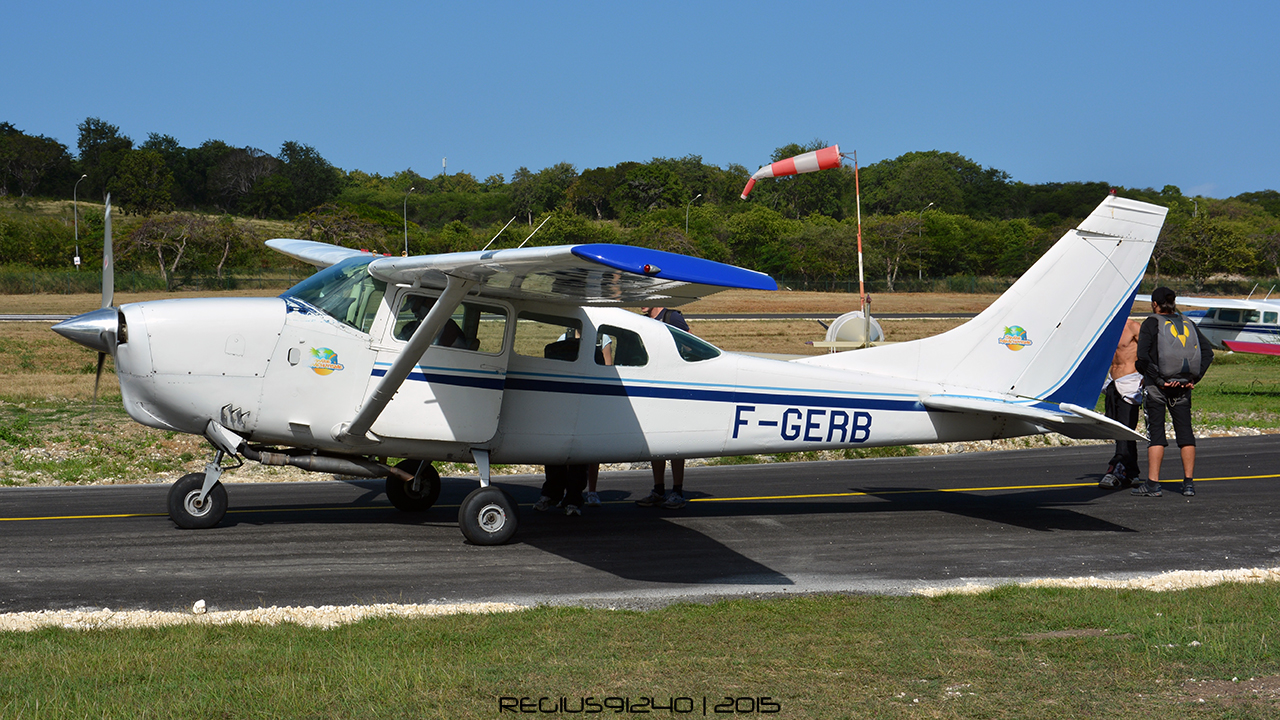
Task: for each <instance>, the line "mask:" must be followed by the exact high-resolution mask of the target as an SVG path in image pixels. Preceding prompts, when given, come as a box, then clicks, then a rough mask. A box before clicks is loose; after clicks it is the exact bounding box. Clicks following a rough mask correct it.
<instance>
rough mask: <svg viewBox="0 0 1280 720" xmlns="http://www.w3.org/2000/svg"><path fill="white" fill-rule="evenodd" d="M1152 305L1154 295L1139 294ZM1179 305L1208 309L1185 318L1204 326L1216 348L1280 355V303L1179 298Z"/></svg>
mask: <svg viewBox="0 0 1280 720" xmlns="http://www.w3.org/2000/svg"><path fill="white" fill-rule="evenodd" d="M1136 299H1137V301H1138V302H1139V303H1150V302H1151V296H1150V295H1139V296H1138V297H1137V298H1136ZM1177 304H1178V306H1179V307H1180V308H1181V307H1196V308H1208V309H1207V310H1191V311H1189V312H1184V313H1183V315H1185V316H1186V317H1187V319H1188V320H1190V321H1191V322H1194V323H1195V324H1196V325H1198V326H1200V332H1202V333H1204V336H1205V338H1206V339H1208V341H1209V342H1210V343H1212V344H1213V346H1214V348H1216V349H1218V350H1230V351H1232V352H1240V353H1254V354H1259V355H1280V300H1266V299H1263V300H1249V299H1246V300H1239V299H1235V298H1201V297H1179V298H1178V299H1177Z"/></svg>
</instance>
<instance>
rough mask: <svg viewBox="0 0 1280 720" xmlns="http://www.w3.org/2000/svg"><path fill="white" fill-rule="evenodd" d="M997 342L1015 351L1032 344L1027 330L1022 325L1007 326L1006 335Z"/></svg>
mask: <svg viewBox="0 0 1280 720" xmlns="http://www.w3.org/2000/svg"><path fill="white" fill-rule="evenodd" d="M996 342H998V343H1000V344H1001V345H1004V346H1005V347H1007V348H1009V349H1010V350H1013V351H1015V352H1016V351H1018V350H1021V349H1022V348H1024V347H1026V346H1028V345H1031V344H1032V343H1031V341H1030V340H1028V339H1027V331H1026V330H1023V329H1022V326H1020V325H1014V326H1012V327H1006V328H1005V329H1004V337H1001V338H1000V339H999V340H997V341H996Z"/></svg>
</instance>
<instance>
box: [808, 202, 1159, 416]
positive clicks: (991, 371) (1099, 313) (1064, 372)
mask: <svg viewBox="0 0 1280 720" xmlns="http://www.w3.org/2000/svg"><path fill="white" fill-rule="evenodd" d="M1167 212H1168V209H1167V208H1164V207H1161V206H1158V205H1151V204H1149V203H1144V202H1138V201H1136V200H1126V199H1124V198H1121V197H1117V196H1114V195H1112V196H1109V197H1108V198H1107V199H1106V200H1105V201H1103V203H1102V204H1101V205H1099V206H1098V208H1097V209H1096V210H1094V211H1093V213H1092V214H1091V215H1090V216H1089V217H1088V218H1087V219H1086V220H1085V221H1084V222H1082V223H1081V224H1080V226H1079V227H1077V228H1076V229H1074V230H1072V231H1070V232H1068V233H1067V234H1066V235H1064V236H1063V237H1062V239H1061V240H1059V241H1058V242H1057V243H1056V244H1054V246H1053V247H1052V248H1050V249H1049V251H1048V252H1047V253H1045V254H1044V256H1043V257H1041V258H1040V260H1039V261H1037V262H1036V263H1035V264H1034V265H1032V266H1031V268H1030V269H1029V270H1027V272H1026V273H1025V274H1024V275H1023V276H1022V277H1021V278H1019V279H1018V281H1017V282H1016V283H1014V284H1013V286H1012V287H1010V288H1009V289H1008V290H1007V291H1006V292H1005V293H1004V294H1003V295H1001V296H1000V297H999V298H998V299H997V300H996V301H995V302H994V303H992V304H991V306H990V307H988V308H987V309H986V310H985V311H983V312H982V313H981V314H979V315H978V316H977V317H975V318H974V319H972V320H970V321H969V322H967V323H965V324H964V325H961V326H960V327H958V328H955V329H953V330H951V331H949V332H946V333H943V334H941V335H937V336H934V337H930V338H925V339H923V340H917V341H913V342H906V343H900V344H897V345H890V346H885V347H878V348H870V349H867V350H858V351H854V352H846V353H839V354H835V355H823V356H819V357H814V358H806V359H804V360H800V361H797V362H802V363H806V364H814V365H823V366H828V367H839V368H847V369H850V370H859V371H865V372H870V373H875V374H878V375H886V376H891V377H900V378H904V379H910V380H920V381H925V382H936V383H941V384H943V385H944V387H945V388H946V390H948V391H955V390H965V389H967V390H973V391H979V392H982V393H993V394H998V395H1004V396H1017V397H1024V398H1036V399H1039V400H1044V401H1047V402H1053V403H1062V402H1066V403H1071V404H1074V405H1081V406H1084V407H1086V408H1091V407H1093V406H1094V403H1096V402H1097V398H1098V391H1099V388H1100V387H1101V385H1102V379H1103V375H1104V374H1105V373H1106V371H1107V369H1108V368H1109V367H1110V365H1111V357H1112V355H1113V354H1114V353H1115V348H1116V344H1117V343H1118V342H1119V338H1120V331H1121V329H1122V328H1123V326H1124V321H1125V318H1127V317H1128V315H1129V309H1130V307H1131V306H1132V303H1133V296H1134V294H1135V293H1136V292H1137V289H1138V283H1139V282H1140V281H1141V280H1142V276H1143V274H1144V273H1145V272H1146V267H1147V261H1148V260H1149V259H1150V257H1151V250H1152V248H1154V247H1155V242H1156V238H1157V237H1158V236H1159V234H1160V228H1161V226H1162V225H1163V224H1164V218H1165V214H1166V213H1167Z"/></svg>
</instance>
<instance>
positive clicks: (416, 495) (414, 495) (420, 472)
mask: <svg viewBox="0 0 1280 720" xmlns="http://www.w3.org/2000/svg"><path fill="white" fill-rule="evenodd" d="M396 468H397V469H400V470H404V471H405V472H407V473H409V474H410V475H414V476H415V478H416V479H417V480H418V485H419V487H418V490H417V492H415V491H414V490H413V483H412V482H408V481H405V480H401V479H400V478H397V477H388V478H387V499H388V500H390V501H391V504H392V505H395V506H396V509H397V510H401V511H403V512H426V511H427V510H430V509H431V506H432V505H435V504H436V500H438V499H439V498H440V473H438V472H436V469H435V467H433V466H432V465H431V463H429V462H423V461H421V460H404V461H402V462H401V463H400V464H399V465H396Z"/></svg>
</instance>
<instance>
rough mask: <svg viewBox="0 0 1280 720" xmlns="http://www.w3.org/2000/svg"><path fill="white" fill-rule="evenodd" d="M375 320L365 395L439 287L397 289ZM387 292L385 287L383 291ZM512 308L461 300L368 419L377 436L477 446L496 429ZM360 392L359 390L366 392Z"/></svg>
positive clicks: (395, 355) (475, 300) (393, 356)
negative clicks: (384, 404)
mask: <svg viewBox="0 0 1280 720" xmlns="http://www.w3.org/2000/svg"><path fill="white" fill-rule="evenodd" d="M397 290H398V291H397V292H396V294H395V296H394V297H392V298H391V299H390V302H388V303H387V305H386V307H385V310H386V311H387V312H390V313H393V314H392V316H391V317H389V318H388V319H387V322H383V323H379V325H380V326H381V333H380V334H379V335H377V336H376V337H375V340H374V344H373V349H374V351H375V352H376V357H375V359H374V365H373V371H372V373H371V374H370V378H369V387H368V391H367V393H372V392H373V390H374V388H375V387H377V385H378V383H379V382H381V381H382V377H383V376H384V375H386V372H387V370H388V369H389V368H390V367H391V364H392V363H393V362H395V360H396V358H398V357H399V356H400V352H401V350H403V349H404V347H405V344H406V342H407V341H408V339H409V338H410V336H412V335H413V331H414V330H415V329H417V327H418V323H419V322H420V321H421V320H422V318H424V317H426V314H427V311H429V310H430V309H431V307H432V305H434V304H435V302H436V299H437V297H438V296H439V293H436V292H432V291H427V290H422V289H415V288H398V289H397ZM388 294H390V293H388ZM510 318H511V308H510V307H508V306H507V305H505V304H503V303H500V302H495V301H492V300H479V299H465V300H463V301H462V303H461V304H459V305H458V307H457V308H456V309H455V310H454V312H453V316H452V317H451V318H450V320H449V321H448V322H446V323H445V327H444V328H443V329H442V330H441V331H440V334H439V335H438V336H437V337H436V339H435V340H434V341H433V342H432V344H431V346H430V347H429V348H427V351H426V352H424V353H423V354H422V357H421V358H420V359H419V360H418V363H417V366H416V367H414V368H413V371H412V372H411V373H410V374H409V377H408V378H407V379H406V380H405V381H404V384H402V385H401V386H400V389H399V390H398V391H396V394H395V397H394V398H392V399H391V402H390V403H388V404H387V407H386V409H385V410H383V412H382V414H381V415H380V416H379V417H378V419H377V420H376V421H375V422H374V423H373V427H372V428H371V430H372V432H373V434H375V435H377V436H379V437H388V438H407V439H412V440H440V441H445V442H462V443H471V444H480V443H485V442H488V441H489V440H491V439H492V438H493V436H494V435H495V434H496V433H497V430H498V415H499V412H500V410H501V408H502V393H503V389H504V387H505V385H506V379H507V359H508V357H509V355H510V348H509V342H508V335H509V332H508V329H509V326H510ZM367 393H366V396H367Z"/></svg>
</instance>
